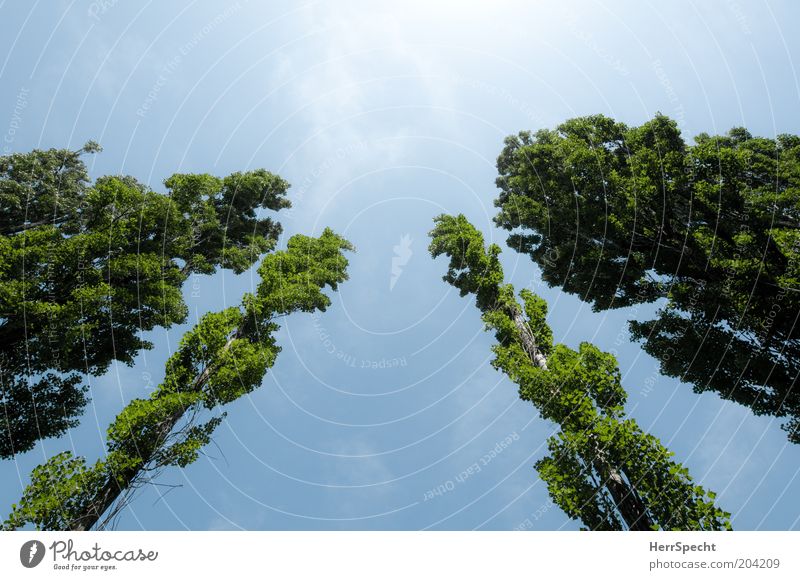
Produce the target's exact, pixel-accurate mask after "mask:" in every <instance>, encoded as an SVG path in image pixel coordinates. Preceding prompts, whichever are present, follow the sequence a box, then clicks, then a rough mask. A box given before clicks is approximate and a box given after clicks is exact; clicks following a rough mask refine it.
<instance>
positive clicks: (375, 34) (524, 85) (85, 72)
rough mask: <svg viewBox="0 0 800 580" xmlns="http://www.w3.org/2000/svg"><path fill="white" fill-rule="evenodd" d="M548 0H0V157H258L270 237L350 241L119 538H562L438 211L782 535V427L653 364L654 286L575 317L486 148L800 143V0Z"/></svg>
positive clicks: (786, 511)
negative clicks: (262, 534) (286, 204)
mask: <svg viewBox="0 0 800 580" xmlns="http://www.w3.org/2000/svg"><path fill="white" fill-rule="evenodd" d="M540 4H543V3H532V2H507V1H496V2H477V1H470V0H460V1H456V0H443V1H427V2H423V1H420V0H411V1H407V2H402V3H399V2H392V3H390V2H369V1H362V2H357V1H343V2H323V1H319V2H289V1H273V2H269V3H260V2H246V1H243V0H242V1H239V2H228V3H223V2H202V1H197V2H169V3H165V2H161V3H157V2H147V3H144V2H138V3H135V2H125V1H115V0H104V1H101V0H97V1H96V2H88V1H83V0H75V1H72V2H66V1H62V2H41V1H36V2H8V1H6V2H0V14H2V18H0V46H1V47H2V50H1V51H0V80H2V82H0V132H2V143H0V146H2V147H3V152H4V153H7V152H10V151H26V150H30V149H32V148H34V147H39V148H47V147H71V148H78V147H80V146H81V145H82V144H83V143H84V142H85V141H87V140H89V139H94V140H97V141H99V142H100V143H101V144H102V145H103V147H104V151H103V152H102V153H101V154H99V155H96V156H94V157H92V158H89V159H88V162H89V166H90V169H91V173H92V175H93V176H94V177H96V176H99V175H104V174H116V173H126V174H131V175H134V176H135V177H137V178H138V179H140V180H142V181H145V182H147V183H148V184H150V185H151V186H152V187H153V188H155V189H161V183H162V182H163V180H164V179H165V178H167V177H168V176H169V175H171V174H172V173H175V172H210V173H214V174H217V175H227V174H229V173H231V172H233V171H239V170H247V169H251V168H256V167H264V168H267V169H269V170H271V171H274V172H277V173H279V174H280V175H282V176H283V177H284V178H286V179H287V180H288V181H289V182H290V183H292V186H293V187H292V189H291V190H290V197H291V199H292V201H293V203H294V207H293V209H292V210H290V211H289V212H287V213H286V214H285V215H282V216H281V215H279V216H278V217H279V219H280V221H281V222H282V223H283V225H284V228H285V236H289V235H291V234H293V233H299V232H301V233H306V234H314V233H316V234H318V233H320V232H321V230H322V229H323V228H324V227H326V226H330V227H333V228H334V229H336V230H337V231H338V232H339V233H342V234H344V235H345V236H346V237H347V238H348V239H350V240H351V241H352V242H353V243H354V244H355V245H356V247H357V250H358V251H357V253H355V254H353V255H352V256H351V269H350V273H351V279H350V281H349V282H347V283H346V284H344V285H343V286H342V287H341V291H340V292H339V293H338V294H336V295H334V296H333V305H332V307H331V308H330V309H329V311H328V312H327V313H325V314H323V315H320V316H312V315H293V316H291V317H289V318H287V319H286V320H285V321H284V324H283V327H282V329H281V331H280V334H279V340H280V343H281V344H282V346H283V352H282V353H281V355H280V357H279V359H278V362H277V364H276V365H275V367H274V368H273V369H272V371H271V372H270V373H269V374H268V375H267V376H266V377H265V379H264V383H263V386H262V388H261V389H259V390H257V391H255V392H254V393H253V394H251V395H250V396H248V397H245V398H243V399H241V400H239V401H237V402H236V403H234V404H232V405H230V407H229V409H228V419H227V421H226V422H225V423H224V424H223V425H222V426H221V427H220V428H219V429H218V431H217V436H216V439H215V442H214V444H213V445H212V446H210V447H209V448H208V450H207V451H208V453H207V456H205V457H201V459H200V460H199V461H198V462H197V463H195V464H193V465H191V466H189V467H188V468H186V469H178V468H174V469H170V470H167V471H166V472H164V473H163V474H162V476H161V477H160V479H159V480H158V482H159V483H163V484H165V485H168V486H176V485H177V486H181V487H179V488H174V487H166V486H164V487H156V486H153V487H150V488H147V489H145V490H143V491H142V493H141V494H140V495H139V497H138V498H137V500H136V501H135V502H134V503H133V504H132V505H131V506H130V507H129V508H128V509H127V510H126V511H125V512H124V513H123V514H122V516H121V517H120V519H119V522H118V527H119V528H120V529H133V530H138V529H147V530H156V529H421V528H426V529H475V528H479V529H514V528H517V527H520V526H522V527H526V528H530V529H567V530H568V529H577V527H578V525H577V523H576V522H572V521H569V520H568V519H567V518H566V517H565V516H564V515H563V513H562V512H560V511H559V510H558V509H557V508H555V507H554V506H552V504H550V501H549V499H548V495H547V491H546V489H545V486H544V485H543V484H542V482H541V481H539V480H538V477H537V475H536V472H535V471H534V470H533V468H532V465H533V463H534V462H535V461H536V460H537V459H538V458H540V457H541V456H542V455H543V454H544V451H545V448H544V444H545V440H546V438H547V436H548V435H549V434H551V433H552V432H553V430H554V426H553V425H551V424H549V423H547V422H545V421H543V420H541V419H539V418H538V416H537V414H536V411H535V409H534V408H533V407H532V406H530V405H529V404H527V403H524V402H522V401H520V400H519V399H518V397H517V390H516V387H515V385H513V384H512V383H511V382H510V381H509V380H507V379H505V378H504V377H503V376H502V375H500V374H499V373H497V372H495V371H494V370H493V369H492V368H491V366H490V365H489V359H490V351H489V349H490V346H491V344H492V337H491V336H490V335H488V334H487V333H485V332H483V331H482V324H481V322H480V319H479V316H478V312H477V310H476V309H475V308H474V305H473V303H472V301H471V300H470V299H467V298H460V297H459V296H458V293H457V292H455V291H453V290H452V289H451V288H450V287H449V286H447V285H446V284H445V283H444V282H442V280H441V276H442V275H443V273H444V270H445V263H444V260H441V259H440V260H438V261H433V260H431V259H430V257H429V256H428V254H427V251H426V247H427V232H428V231H429V230H430V229H431V223H432V222H431V220H432V218H433V217H434V216H435V215H437V214H440V213H443V212H447V213H459V212H461V213H464V214H466V215H467V216H468V217H469V218H470V219H471V220H472V221H473V223H475V224H476V225H477V226H478V227H480V228H481V229H482V230H483V231H484V232H485V233H486V236H487V238H488V239H491V240H493V241H496V242H498V243H500V245H501V246H502V247H503V248H504V253H503V263H504V265H505V267H506V272H507V276H508V277H509V278H510V279H511V281H512V282H513V283H514V284H515V285H516V286H517V287H518V288H522V287H526V286H527V287H530V288H532V289H534V290H536V291H537V292H539V293H540V294H541V295H542V296H543V297H545V298H546V299H547V300H548V302H549V303H550V317H549V321H550V324H551V325H552V326H553V329H554V333H555V335H556V339H557V340H559V341H562V342H565V343H567V344H568V345H570V346H576V345H577V344H578V343H579V342H581V341H584V340H590V341H593V342H594V343H596V344H597V345H598V346H600V347H601V348H603V349H605V350H615V351H616V352H617V354H618V358H619V361H620V366H621V369H622V371H623V374H624V384H625V386H626V388H627V390H628V392H629V394H630V398H629V404H628V409H629V411H630V413H631V414H632V415H633V416H634V417H635V418H636V419H637V420H638V421H639V422H640V424H641V425H642V426H643V427H644V428H646V429H647V430H649V431H650V432H651V433H653V434H654V435H657V436H658V437H660V438H661V439H662V441H663V442H664V443H665V444H667V445H668V446H669V447H670V448H671V449H672V450H673V451H675V453H676V458H677V459H678V460H680V461H682V462H684V463H685V464H686V465H687V466H688V467H689V468H690V471H691V473H692V474H693V475H694V476H695V477H696V479H697V480H699V481H700V482H701V483H702V484H703V485H705V486H707V487H708V488H710V489H713V490H715V491H717V492H718V494H719V503H720V504H721V506H722V507H724V508H725V509H727V510H729V511H731V512H732V513H733V525H734V527H735V528H738V529H798V528H800V519H798V517H799V516H800V510H799V509H798V504H797V501H796V499H794V500H793V499H792V498H796V497H797V496H798V493H800V478H798V477H797V476H798V470H800V446H796V445H790V444H788V443H787V442H786V436H785V433H784V432H782V431H781V430H780V428H779V424H780V421H779V420H775V419H771V418H769V417H755V416H753V415H752V414H751V413H750V412H749V410H748V409H746V408H742V407H740V406H737V405H734V404H731V403H728V402H724V401H721V400H720V399H719V398H718V397H717V396H716V395H714V394H703V395H696V394H694V393H693V392H692V390H691V386H689V385H686V384H681V383H680V382H678V381H676V380H673V379H670V378H667V377H662V376H660V375H659V374H658V367H657V364H656V363H655V361H654V360H653V359H652V358H650V357H649V356H648V355H646V354H645V353H643V352H642V351H641V349H640V348H639V346H638V345H637V344H633V343H631V342H630V340H629V337H628V335H627V331H626V321H627V320H628V319H630V318H637V319H640V320H644V319H646V318H647V316H648V315H649V314H652V312H653V311H654V310H655V307H654V306H652V305H650V306H642V307H640V308H639V309H638V310H636V311H631V310H628V311H626V310H621V311H613V312H606V313H599V314H596V313H592V312H591V311H590V309H589V308H588V307H587V306H586V305H585V304H582V303H581V302H579V301H578V300H577V299H576V298H574V297H572V296H568V295H565V294H563V293H561V292H559V291H558V290H557V289H549V288H546V287H544V286H542V285H541V283H540V278H539V275H538V272H537V270H536V269H535V268H534V266H533V265H532V264H531V263H530V261H529V260H528V259H527V258H525V257H524V256H519V255H517V254H516V253H514V252H513V251H512V250H510V249H507V248H506V247H505V243H504V241H505V233H504V232H503V231H500V230H497V229H495V228H493V226H492V223H491V218H492V216H493V214H494V210H493V207H492V200H493V198H494V196H495V195H496V189H495V187H494V178H495V167H494V161H495V158H496V156H497V154H498V153H499V151H500V149H501V147H502V143H503V138H504V137H505V136H506V135H509V134H512V133H515V132H517V131H519V130H523V129H537V128H541V127H552V126H555V125H556V124H558V123H560V122H561V121H563V120H565V119H567V118H570V117H574V116H578V115H585V114H593V113H604V114H607V115H610V116H613V117H615V118H617V119H619V120H622V121H624V122H626V123H628V124H631V125H634V124H639V123H642V122H643V121H645V120H647V119H649V118H650V117H652V115H653V114H655V113H656V112H657V111H661V112H662V113H664V114H667V115H669V116H671V117H673V118H675V119H676V120H677V121H678V122H679V125H680V127H681V129H682V130H683V132H684V135H685V136H686V137H687V138H691V136H692V135H695V134H697V133H699V132H702V131H705V132H709V133H717V132H725V131H727V130H728V129H729V128H730V127H732V126H742V125H744V126H746V127H747V128H748V129H750V131H751V132H752V133H754V134H757V135H763V136H774V135H776V134H779V133H795V134H797V133H800V117H798V115H797V109H798V101H799V100H800V85H799V84H798V80H797V71H796V68H795V64H794V61H793V59H792V56H793V55H798V54H800V39H798V37H797V35H796V34H793V32H794V30H792V29H791V28H790V27H791V26H792V25H793V24H795V23H796V22H797V21H798V19H799V17H800V8H798V6H797V5H796V3H793V2H789V1H785V2H780V1H774V2H764V1H753V2H744V1H739V0H731V1H723V0H719V1H716V2H702V3H701V2H670V3H667V4H664V3H656V2H647V1H630V2H594V1H585V2H570V1H559V2H552V3H547V5H540ZM162 190H163V189H162ZM282 242H285V237H284V239H283V240H282ZM396 248H397V249H396ZM393 258H394V268H395V269H394V273H393ZM256 283H257V280H256V279H255V272H254V271H248V272H246V273H244V274H242V275H240V276H234V275H232V274H230V273H220V274H217V275H215V276H210V277H207V276H201V277H196V278H193V279H190V280H189V281H188V282H187V285H186V287H185V295H186V300H187V303H188V304H189V306H190V309H191V310H192V312H193V315H192V320H191V321H189V322H188V323H187V324H186V325H183V326H180V327H173V328H172V329H170V330H168V331H166V330H163V329H159V330H156V331H154V332H152V333H149V338H150V339H151V340H152V341H153V342H154V343H155V344H156V348H155V349H154V350H152V351H149V352H146V353H142V354H141V355H140V356H139V357H138V358H137V360H136V364H135V365H134V366H133V367H126V366H124V365H116V366H113V367H112V368H111V370H110V371H109V372H108V374H107V375H105V376H103V377H100V378H91V379H90V385H91V392H92V397H93V402H92V404H91V406H90V407H89V408H88V410H87V413H86V414H85V416H84V417H83V421H82V423H81V425H80V427H78V428H76V429H73V430H72V431H70V432H69V433H68V434H67V435H66V436H64V437H63V438H61V439H59V440H48V441H45V442H44V443H43V444H40V445H39V446H38V447H37V448H36V449H34V450H33V451H31V452H29V453H27V454H24V455H22V456H19V457H17V458H16V459H15V460H12V461H3V462H2V463H0V475H2V477H0V498H2V500H1V501H0V503H2V505H4V506H6V508H3V509H5V510H6V511H7V507H8V506H10V504H11V503H12V502H14V501H15V500H16V499H17V498H18V497H19V494H20V492H21V490H22V487H23V486H24V484H25V483H26V481H27V478H28V475H29V473H30V471H31V469H32V468H33V467H35V466H36V465H37V464H38V463H40V462H41V461H42V460H43V459H44V458H45V457H47V456H49V455H52V454H55V453H58V452H60V451H63V450H66V449H72V450H73V451H74V452H75V453H77V454H81V455H86V456H87V457H89V458H90V459H94V458H96V457H97V456H98V454H100V453H101V452H102V449H103V436H104V432H105V428H106V426H107V425H108V423H109V421H110V420H111V419H113V417H114V416H115V415H116V413H118V412H119V411H120V410H121V409H122V407H123V406H124V405H125V403H126V402H128V401H130V400H131V399H132V398H135V397H141V396H146V395H147V393H148V391H149V390H150V389H152V388H153V386H155V385H157V384H158V381H159V380H160V379H161V377H163V374H164V370H163V363H164V361H165V360H166V358H167V356H168V355H169V353H170V351H171V350H172V349H174V348H175V345H176V344H177V341H178V340H179V339H180V336H181V334H182V333H183V332H184V331H185V330H186V329H187V328H188V327H189V326H190V325H191V323H192V322H193V321H194V320H196V317H197V316H199V315H201V314H202V313H204V312H208V311H212V310H219V309H221V308H223V307H224V306H226V305H231V304H236V303H238V301H239V299H240V298H241V296H242V294H243V293H244V292H246V291H248V290H251V289H252V288H253V287H254V285H255V284H256ZM650 383H652V384H653V387H652V389H650V390H648V389H645V388H644V387H645V385H646V384H650ZM509 441H510V442H509ZM501 442H506V443H505V444H501ZM498 444H501V445H500V448H501V451H500V452H495V453H492V450H493V449H495V448H496V446H497V445H498ZM487 454H488V457H489V460H488V461H486V460H484V461H483V462H482V461H481V458H485V457H487ZM476 462H478V464H479V465H481V468H480V470H479V471H473V473H471V474H469V475H468V476H465V477H464V476H462V477H460V475H461V474H462V472H464V471H465V470H468V469H469V468H470V466H472V465H473V464H474V463H476ZM484 462H485V465H483V463H484ZM439 486H444V488H445V489H446V492H445V493H443V494H441V495H437V496H434V497H433V499H426V496H428V495H430V494H429V493H426V492H429V491H430V490H432V489H436V488H437V487H439Z"/></svg>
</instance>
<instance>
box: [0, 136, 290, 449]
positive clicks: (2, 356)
mask: <svg viewBox="0 0 800 580" xmlns="http://www.w3.org/2000/svg"><path fill="white" fill-rule="evenodd" d="M98 150H99V147H98V146H97V145H96V144H95V143H91V142H90V143H88V144H87V145H86V146H85V147H84V148H83V149H81V150H79V151H67V150H56V149H51V150H47V151H41V150H34V151H32V152H30V153H17V154H14V155H9V156H4V157H0V312H2V315H0V379H1V383H0V389H2V391H1V393H2V403H3V406H4V415H5V417H6V418H7V419H5V420H3V419H0V457H11V456H13V455H14V454H15V453H20V452H24V451H27V450H29V449H31V448H32V447H33V446H34V445H35V443H36V441H37V440H39V439H43V438H46V437H55V436H58V435H61V434H63V433H64V431H65V430H66V429H67V428H69V427H70V426H74V425H76V424H77V422H78V416H79V415H80V413H81V411H82V409H83V407H84V405H85V404H86V398H85V388H84V387H83V386H81V384H80V374H82V373H87V372H88V373H89V374H92V375H96V376H99V375H101V374H103V373H104V372H105V371H106V370H107V368H108V366H109V364H110V363H111V361H112V360H118V361H120V362H123V363H126V364H131V363H132V361H133V359H134V358H135V356H136V355H137V354H138V353H139V352H140V351H141V350H142V349H148V348H151V346H152V345H151V344H150V343H149V342H147V341H146V340H143V339H142V338H141V334H142V332H144V331H148V330H152V329H154V328H156V327H159V326H162V327H169V326H171V325H172V324H175V323H180V322H183V321H184V320H185V319H186V316H187V312H188V311H187V308H186V305H185V304H184V301H183V298H182V295H181V286H182V285H183V283H184V282H185V280H186V279H187V277H188V276H189V275H191V274H192V273H203V274H210V273H213V272H214V271H215V270H216V269H217V268H229V269H232V270H233V271H235V272H237V273H238V272H242V271H244V270H246V269H247V268H249V267H250V266H252V265H253V264H254V263H255V262H256V261H257V260H258V258H259V257H260V256H261V255H262V254H264V253H265V252H267V251H269V250H270V249H271V248H272V247H273V246H274V243H275V240H276V239H277V237H278V235H279V234H280V231H281V228H280V225H279V224H278V223H276V222H274V221H272V220H271V219H270V218H262V217H260V216H259V215H257V212H261V211H262V210H272V211H275V210H279V209H281V208H284V207H288V206H289V202H288V200H287V199H286V198H285V194H286V190H287V188H288V184H287V183H286V182H285V181H284V180H283V179H281V178H280V177H278V176H276V175H273V174H271V173H269V172H267V171H265V170H263V169H258V170H255V171H250V172H247V173H234V174H232V175H230V176H228V177H226V178H224V179H220V178H217V177H213V176H211V175H206V174H203V175H187V174H176V175H173V176H172V177H170V178H169V179H167V180H166V182H165V185H166V187H167V193H166V194H161V193H157V192H154V191H152V190H150V189H149V188H148V187H147V186H145V185H143V184H141V183H139V182H138V181H136V180H135V179H134V178H132V177H127V176H106V177H101V178H99V179H97V180H96V181H95V182H94V183H93V184H92V183H90V180H89V178H88V175H87V172H86V167H85V166H84V164H83V161H82V160H81V155H82V154H84V153H91V152H95V151H98ZM48 377H49V378H48ZM56 381H60V386H59V388H55V384H56Z"/></svg>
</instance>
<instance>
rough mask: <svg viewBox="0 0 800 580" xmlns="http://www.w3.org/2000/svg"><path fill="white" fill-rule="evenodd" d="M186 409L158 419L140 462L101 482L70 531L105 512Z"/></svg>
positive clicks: (200, 381)
mask: <svg viewBox="0 0 800 580" xmlns="http://www.w3.org/2000/svg"><path fill="white" fill-rule="evenodd" d="M240 334H241V329H236V331H235V332H234V333H233V335H232V336H231V337H230V338H229V339H228V341H227V342H226V343H225V345H224V346H223V347H222V349H221V351H220V352H225V351H226V350H228V348H230V345H231V343H232V342H233V341H234V340H235V339H237V338H239V336H240ZM212 373H213V367H212V366H209V367H206V368H205V369H203V372H201V373H200V374H199V375H197V376H196V377H195V379H194V381H193V382H192V389H191V390H192V391H195V392H196V391H199V390H201V389H202V388H203V386H204V385H205V384H206V382H208V379H209V377H210V376H211V374H212ZM187 410H188V407H186V408H184V409H181V410H179V411H176V412H175V413H173V414H172V415H170V416H169V417H167V418H166V419H164V420H163V421H162V422H161V424H160V425H159V429H158V433H157V435H156V438H155V439H154V440H153V444H152V445H151V446H150V447H149V448H148V449H145V450H144V451H145V457H142V463H141V464H140V465H139V466H138V467H136V468H134V469H132V470H130V471H128V472H126V473H123V474H119V475H120V476H121V479H122V481H121V482H120V481H119V480H118V479H117V477H116V476H115V474H111V475H110V477H109V478H108V481H106V483H105V485H103V487H102V488H100V491H99V492H98V493H97V494H96V495H95V498H94V499H93V500H92V501H91V502H90V503H89V504H88V505H87V506H86V509H85V510H84V512H83V514H81V515H80V516H78V517H77V518H76V519H75V520H74V521H73V522H72V523H71V524H70V526H69V530H70V531H76V532H79V531H85V530H89V529H91V528H92V527H93V526H95V525H96V524H97V522H98V521H99V520H100V518H101V517H103V514H104V513H106V512H107V511H108V509H109V508H110V507H111V506H112V505H113V504H114V502H115V501H117V499H119V497H120V496H121V495H122V494H123V493H124V492H125V491H126V490H127V489H128V488H129V487H130V484H131V482H133V481H134V479H135V478H136V477H138V476H139V475H140V474H141V473H142V472H143V471H144V470H145V469H146V468H147V466H148V464H149V463H150V462H151V461H152V460H153V457H154V456H155V454H156V452H157V451H158V450H159V449H160V448H161V445H162V444H163V443H164V441H165V440H166V439H167V437H168V436H169V434H170V433H171V432H172V430H173V429H174V428H175V426H176V425H177V424H178V422H179V421H180V420H181V418H182V417H183V416H184V414H185V413H186V411H187Z"/></svg>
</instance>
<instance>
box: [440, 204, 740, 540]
mask: <svg viewBox="0 0 800 580" xmlns="http://www.w3.org/2000/svg"><path fill="white" fill-rule="evenodd" d="M435 223H436V227H435V228H434V229H433V231H432V232H431V244H430V248H429V249H430V252H431V255H432V256H433V257H434V258H435V257H437V256H440V255H446V256H447V257H448V258H449V259H450V262H449V267H448V271H447V274H446V275H445V276H444V280H445V281H446V282H448V283H449V284H452V285H453V286H454V287H456V288H458V289H459V291H460V293H461V295H462V296H465V295H467V294H474V295H475V299H476V306H477V307H478V309H479V310H480V311H481V312H482V319H483V321H484V323H485V324H486V327H487V329H490V330H493V331H494V334H495V337H496V338H497V344H496V345H495V346H494V347H493V348H492V350H493V352H494V355H495V358H494V360H493V361H492V365H493V366H494V367H495V368H496V369H498V370H501V371H502V372H504V373H505V374H506V375H508V377H509V378H510V379H511V380H512V381H514V382H515V383H517V384H518V385H519V393H520V397H521V398H522V399H523V400H526V401H530V402H531V403H533V405H534V406H535V407H536V408H537V409H538V410H539V412H540V414H541V415H542V416H543V417H544V418H546V419H548V420H550V421H553V422H554V423H556V424H557V425H558V426H559V427H560V431H559V432H558V433H557V434H556V435H554V436H553V437H551V438H550V439H549V440H548V449H549V451H550V455H548V456H546V457H544V458H543V459H541V460H539V461H538V462H537V463H536V465H535V467H536V469H537V470H538V471H539V475H540V477H541V478H542V479H543V480H544V481H545V482H546V483H547V487H548V491H549V492H550V495H551V497H552V499H553V501H554V503H556V504H557V505H558V506H559V507H560V508H561V509H562V510H564V512H565V513H566V514H567V515H568V516H569V517H570V518H573V519H578V520H580V521H581V522H582V523H583V524H584V526H586V528H589V529H593V530H620V529H629V530H657V529H664V530H721V529H730V524H729V521H728V518H729V515H730V514H728V513H727V512H724V511H722V510H721V509H720V508H718V507H716V506H715V505H714V497H715V496H714V494H713V493H711V492H707V491H705V490H704V489H703V488H702V487H701V486H699V485H696V484H695V483H693V481H692V478H691V477H690V476H689V473H688V470H687V469H686V468H684V467H683V466H681V465H680V464H679V463H675V462H674V461H672V460H671V456H672V455H673V454H672V453H671V452H670V451H668V450H667V449H666V448H665V447H664V446H663V445H662V444H661V443H660V442H659V441H658V439H656V438H655V437H653V436H652V435H649V434H648V433H645V432H644V431H642V429H641V428H640V427H639V426H638V425H637V424H636V422H635V421H634V420H633V419H630V418H626V417H625V410H624V405H625V400H626V397H627V393H626V392H625V390H624V389H623V387H622V385H621V380H620V371H619V368H618V367H617V362H616V359H615V358H614V357H613V356H612V355H610V354H607V353H604V352H601V351H600V350H599V349H598V348H597V347H595V346H594V345H592V344H590V343H586V342H584V343H582V344H581V345H580V347H579V349H578V351H575V350H572V349H570V348H568V347H567V346H565V345H563V344H555V345H554V344H553V335H552V331H551V329H550V327H549V326H548V325H547V323H546V321H545V317H546V314H547V304H546V302H545V301H544V300H543V299H542V298H540V297H539V296H537V295H536V294H534V293H533V292H530V291H529V290H523V291H521V292H520V293H519V298H520V299H521V300H522V303H520V302H519V301H518V300H517V298H516V294H515V292H514V287H513V286H512V285H511V284H506V283H504V277H503V268H502V266H501V265H500V261H499V258H498V256H499V254H500V248H499V247H498V246H497V245H495V244H492V245H490V246H488V247H486V246H485V245H484V240H483V236H482V235H481V233H480V232H479V231H478V230H477V229H475V227H474V226H473V225H472V224H470V223H469V222H468V221H467V219H466V218H465V217H464V216H463V215H459V216H456V217H454V216H448V215H442V216H439V217H438V218H436V220H435Z"/></svg>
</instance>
